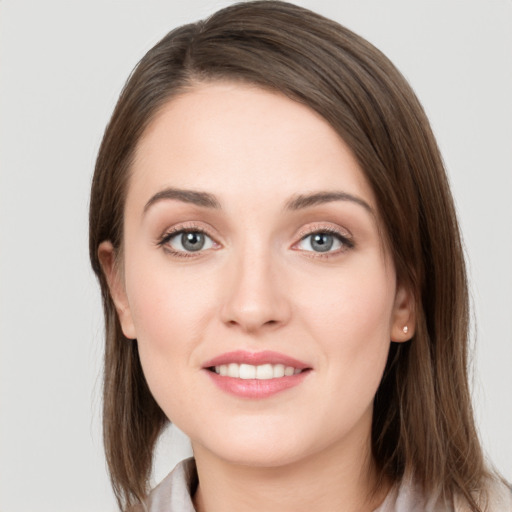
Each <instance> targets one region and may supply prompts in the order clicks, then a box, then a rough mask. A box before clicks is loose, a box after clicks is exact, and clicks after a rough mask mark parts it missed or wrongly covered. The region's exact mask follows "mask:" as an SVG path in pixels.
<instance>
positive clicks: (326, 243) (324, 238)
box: [311, 233, 334, 252]
mask: <svg viewBox="0 0 512 512" xmlns="http://www.w3.org/2000/svg"><path fill="white" fill-rule="evenodd" d="M333 244H334V237H333V236H332V235H329V234H328V233H316V234H314V235H312V236H311V247H312V248H313V249H314V250H315V251H317V252H327V251H329V250H330V249H331V248H332V246H333Z"/></svg>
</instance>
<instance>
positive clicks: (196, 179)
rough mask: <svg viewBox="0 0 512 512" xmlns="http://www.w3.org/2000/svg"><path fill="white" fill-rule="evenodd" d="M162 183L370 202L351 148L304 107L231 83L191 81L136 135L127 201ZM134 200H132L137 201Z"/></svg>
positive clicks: (228, 192) (225, 192) (225, 193)
mask: <svg viewBox="0 0 512 512" xmlns="http://www.w3.org/2000/svg"><path fill="white" fill-rule="evenodd" d="M163 187H175V188H186V189H200V190H205V191H208V192H210V193H212V194H215V195H216V196H218V197H219V198H220V199H221V201H222V200H223V199H225V200H229V199H230V197H234V196H238V197H242V196H244V195H245V196H247V197H264V198H266V199H267V200H272V199H274V200H275V201H280V202H282V201H283V198H284V197H285V196H288V197H289V196H290V195H293V194H297V193H307V192H311V191H314V190H330V189H340V188H341V189H343V191H345V192H347V193H352V194H354V195H360V196H361V195H362V196H363V197H364V199H365V201H367V202H368V203H369V204H371V205H372V206H373V205H374V198H373V193H372V190H371V188H370V186H369V184H368V183H367V181H366V179H365V177H364V174H363V172H362V170H361V168H360V166H359V165H358V162H357V161H356V159H355V157H354V156H353V154H352V152H351V150H350V149H349V148H348V146H347V145H346V144H345V142H344V141H343V140H342V139H341V137H340V136H339V135H338V134H337V133H336V132H335V131H334V129H333V128H332V127H331V126H330V125H329V124H328V123H327V121H326V120H325V119H324V118H322V117H321V116H320V115H319V114H317V113H316V112H314V111H313V110H312V109H310V108H309V107H307V106H305V105H302V104H300V103H298V102H296V101H293V100H291V99H289V98H287V97H285V96H284V95H282V94H280V93H277V92H272V91H268V90H264V89H261V88H258V87H256V86H251V85H247V84H239V83H229V82H221V83H218V82H216V83H208V84H198V85H195V86H194V87H192V88H191V89H190V90H187V91H186V92H184V93H182V94H180V95H179V96H177V97H175V98H173V99H171V100H170V101H169V102H168V103H167V104H165V105H164V107H162V108H161V109H160V111H159V112H158V113H157V115H156V116H155V118H154V119H153V120H152V122H151V123H150V124H149V126H148V128H147V129H146V131H145V132H144V134H143V136H142V138H141V139H140V141H139V143H138V146H137V150H136V153H135V159H134V162H133V166H132V174H131V177H130V185H129V190H128V198H127V202H130V203H133V201H134V200H135V199H138V200H139V202H141V201H143V200H144V198H146V200H147V199H148V198H149V197H151V195H153V194H154V193H156V192H157V191H158V189H161V188H163ZM139 206H140V205H139Z"/></svg>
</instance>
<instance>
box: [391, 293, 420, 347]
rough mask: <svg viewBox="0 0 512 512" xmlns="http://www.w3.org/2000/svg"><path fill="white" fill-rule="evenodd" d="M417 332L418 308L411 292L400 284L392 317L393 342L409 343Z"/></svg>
mask: <svg viewBox="0 0 512 512" xmlns="http://www.w3.org/2000/svg"><path fill="white" fill-rule="evenodd" d="M415 330H416V308H415V301H414V296H413V293H412V292H411V290H410V289H409V288H407V287H405V286H404V285H401V284H398V286H397V289H396V295H395V303H394V306H393V314H392V317H391V341H394V342H397V343H403V342H404V341H409V340H410V339H411V338H412V337H413V336H414V332H415Z"/></svg>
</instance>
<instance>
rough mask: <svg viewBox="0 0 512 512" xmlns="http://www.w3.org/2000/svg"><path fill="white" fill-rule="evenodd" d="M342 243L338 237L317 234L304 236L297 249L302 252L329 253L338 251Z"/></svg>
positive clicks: (323, 233)
mask: <svg viewBox="0 0 512 512" xmlns="http://www.w3.org/2000/svg"><path fill="white" fill-rule="evenodd" d="M344 243H345V242H344V240H343V239H342V237H341V236H340V235H336V234H331V233H325V232H317V233H311V234H310V235H307V236H305V237H304V238H303V239H302V240H301V241H300V242H299V244H298V246H297V247H298V248H299V249H301V250H303V251H312V252H329V251H332V250H336V249H340V248H341V247H342V246H343V245H344Z"/></svg>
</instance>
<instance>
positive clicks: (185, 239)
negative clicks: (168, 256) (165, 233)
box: [167, 231, 213, 252]
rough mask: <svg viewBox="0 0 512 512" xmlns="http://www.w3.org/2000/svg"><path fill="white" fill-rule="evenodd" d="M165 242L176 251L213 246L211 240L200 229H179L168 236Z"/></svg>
mask: <svg viewBox="0 0 512 512" xmlns="http://www.w3.org/2000/svg"><path fill="white" fill-rule="evenodd" d="M167 244H168V245H170V246H171V247H172V249H173V250H175V251H177V252H198V251H202V250H204V249H210V248H212V247H213V240H212V239H211V238H210V237H209V236H208V235H206V234H205V233H202V232H201V231H181V232H179V233H176V234H175V235H173V236H172V237H170V238H169V240H168V241H167Z"/></svg>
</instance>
